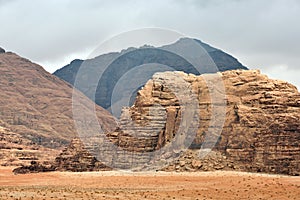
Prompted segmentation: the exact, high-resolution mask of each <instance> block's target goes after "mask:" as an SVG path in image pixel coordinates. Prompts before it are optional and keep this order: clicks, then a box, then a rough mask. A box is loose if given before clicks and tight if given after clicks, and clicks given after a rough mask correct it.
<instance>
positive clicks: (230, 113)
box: [110, 70, 300, 175]
mask: <svg viewBox="0 0 300 200" xmlns="http://www.w3.org/2000/svg"><path fill="white" fill-rule="evenodd" d="M174 74H176V75H178V76H180V77H182V78H183V79H184V80H186V81H187V82H188V83H190V84H191V87H190V88H192V90H193V91H194V94H196V95H197V97H198V98H197V100H198V105H199V107H198V113H200V114H199V127H198V130H197V134H196V136H195V138H194V140H193V143H192V145H191V146H190V148H193V149H197V148H199V147H200V146H201V145H203V141H204V139H205V137H207V135H209V134H210V133H211V132H214V129H216V128H217V127H210V124H209V123H210V120H211V117H212V116H211V114H212V113H211V112H212V111H211V108H212V105H211V99H210V96H209V92H208V91H209V89H208V88H209V87H212V88H213V85H214V84H215V83H214V82H213V81H212V82H211V84H210V85H209V86H207V85H206V83H205V82H204V78H203V76H207V75H201V76H194V75H191V74H190V75H188V74H184V73H182V72H165V73H157V74H155V75H154V77H153V79H152V80H150V81H148V82H147V84H146V85H145V87H144V88H143V89H142V90H141V91H139V93H138V97H137V99H136V102H135V104H134V105H133V106H132V107H130V108H125V109H124V111H123V115H122V116H123V117H122V118H121V128H120V130H119V131H118V132H115V133H112V134H111V136H110V137H111V138H112V139H111V141H114V142H115V144H117V145H118V146H120V147H121V148H122V150H126V151H128V152H147V151H154V150H157V149H160V148H162V147H163V146H166V145H167V144H168V143H172V142H174V138H175V134H181V133H180V131H178V128H179V125H180V120H181V117H180V116H181V114H182V110H183V108H182V107H181V105H180V102H179V101H178V98H177V97H176V96H175V95H174V93H172V91H171V90H170V86H168V87H166V83H167V82H169V85H173V86H175V88H181V87H182V84H176V80H175V79H174ZM221 75H222V79H223V82H224V86H225V91H226V94H224V95H225V97H226V104H227V105H226V116H225V122H224V126H223V129H222V133H221V135H220V137H219V138H218V140H217V144H216V146H215V147H214V149H213V150H214V151H216V152H220V153H221V154H222V155H223V156H225V157H226V160H227V161H226V162H228V163H234V166H235V168H236V169H239V170H244V171H252V172H272V173H283V174H290V175H299V174H300V162H299V160H300V145H299V141H300V126H299V119H300V94H299V92H298V90H297V88H296V87H295V86H293V85H291V84H289V83H287V82H285V81H279V80H272V79H269V78H268V77H267V76H265V75H262V74H260V72H259V71H258V70H250V71H246V70H233V71H226V72H222V74H221ZM170 83H171V84H170ZM213 89H216V88H213ZM180 90H181V89H180ZM184 96H186V97H187V98H189V97H188V96H189V95H184ZM154 105H160V106H155V107H154V111H151V112H155V114H151V112H149V109H151V107H153V106H154ZM216 106H218V105H216ZM132 124H138V125H139V126H132ZM209 128H212V129H210V132H208V129H209ZM177 131H178V133H177ZM133 134H135V135H133ZM113 155H114V156H115V157H113V158H112V162H113V163H115V165H116V166H122V167H125V168H126V167H128V168H130V167H132V166H130V165H131V164H132V163H130V162H129V161H128V160H131V159H132V158H130V159H129V158H127V159H126V158H122V156H121V155H120V154H118V153H115V154H113ZM147 159H149V160H151V157H148V158H143V159H141V158H140V157H139V158H138V160H140V161H141V162H144V163H145V164H146V163H147ZM162 159H165V158H162ZM124 160H126V162H124ZM123 162H124V163H126V164H127V166H124V163H123ZM230 165H231V164H230Z"/></svg>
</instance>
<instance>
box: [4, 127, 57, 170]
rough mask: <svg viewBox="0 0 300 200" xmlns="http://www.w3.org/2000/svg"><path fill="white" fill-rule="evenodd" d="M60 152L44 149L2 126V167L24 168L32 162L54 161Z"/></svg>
mask: <svg viewBox="0 0 300 200" xmlns="http://www.w3.org/2000/svg"><path fill="white" fill-rule="evenodd" d="M58 154H59V150H55V149H49V148H44V147H42V146H39V145H37V144H35V143H33V142H32V141H30V140H28V139H26V138H25V137H23V136H22V135H20V134H18V133H14V132H11V131H10V130H8V129H7V128H4V127H2V126H0V165H1V166H22V165H28V164H30V163H31V162H32V161H37V160H39V159H40V160H43V161H53V160H54V159H55V157H56V156H57V155H58Z"/></svg>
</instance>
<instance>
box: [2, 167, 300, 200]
mask: <svg viewBox="0 0 300 200" xmlns="http://www.w3.org/2000/svg"><path fill="white" fill-rule="evenodd" d="M0 199H22V200H23V199H24V200H27V199H45V200H49V199H161V200H163V199H228V200H229V199H230V200H231V199H280V200H284V199H300V177H291V176H282V175H267V174H253V173H244V172H230V171H226V172H225V171H216V172H193V173H176V172H171V173H167V172H139V173H132V172H125V171H124V172H120V171H117V172H111V171H109V172H84V173H74V172H49V173H36V174H24V175H14V174H13V173H12V168H10V167H2V168H1V169H0Z"/></svg>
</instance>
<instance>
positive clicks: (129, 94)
mask: <svg viewBox="0 0 300 200" xmlns="http://www.w3.org/2000/svg"><path fill="white" fill-rule="evenodd" d="M195 44H196V46H195ZM199 48H200V49H199ZM189 56H193V57H194V58H195V57H199V58H200V59H201V61H200V62H199V63H198V64H197V66H195V64H194V65H193V64H192V63H191V62H190V61H189V59H187V58H186V57H189ZM198 65H199V66H198ZM138 66H139V67H138ZM79 69H80V71H79V72H78V70H79ZM233 69H247V68H246V67H245V66H243V65H242V64H241V63H240V62H239V61H238V60H237V59H236V58H234V57H232V56H231V55H229V54H227V53H225V52H223V51H221V50H219V49H216V48H214V47H211V46H210V45H208V44H205V43H203V42H201V41H200V40H196V39H189V38H182V39H180V40H178V41H177V42H175V43H174V44H171V45H166V46H162V47H158V48H155V47H150V46H146V45H145V46H143V47H140V48H132V47H131V48H129V49H127V50H123V51H121V52H119V53H115V52H114V53H108V54H104V55H100V56H98V57H95V58H93V59H88V60H85V61H83V60H78V59H77V60H74V61H72V62H71V63H70V64H69V65H67V66H65V67H63V68H61V69H59V70H57V71H56V72H54V75H56V76H57V77H59V78H61V79H63V80H65V81H67V82H69V83H70V84H72V85H74V86H75V87H76V88H78V89H79V90H81V91H82V92H83V93H84V94H85V95H87V96H88V97H89V98H90V99H92V100H94V101H95V102H96V103H97V104H98V105H100V106H102V107H104V108H106V109H108V110H110V111H114V108H112V105H113V106H115V107H116V110H117V111H116V112H117V115H119V114H120V110H121V108H122V106H124V105H128V102H129V104H131V103H132V101H133V99H134V98H135V94H136V91H137V90H138V89H140V88H141V87H142V86H143V85H144V84H145V83H146V81H147V80H148V79H150V78H151V77H152V75H153V74H154V73H155V72H162V71H184V72H186V73H192V74H196V75H199V74H203V73H213V72H217V71H226V70H233ZM75 79H76V82H75Z"/></svg>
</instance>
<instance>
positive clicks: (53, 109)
mask: <svg viewBox="0 0 300 200" xmlns="http://www.w3.org/2000/svg"><path fill="white" fill-rule="evenodd" d="M72 93H73V88H72V86H71V85H70V84H68V83H66V82H65V81H63V80H61V79H59V78H57V77H56V76H53V75H52V74H50V73H48V72H46V71H45V70H44V69H43V68H42V67H41V66H39V65H37V64H34V63H32V62H30V61H29V60H27V59H25V58H22V57H20V56H18V55H16V54H14V53H4V52H3V53H1V54H0V127H2V129H3V130H6V131H2V132H0V138H2V139H1V141H2V143H1V145H0V151H1V149H11V147H10V146H11V144H5V141H13V142H12V143H14V145H15V146H14V148H15V147H16V148H19V149H26V148H27V147H26V145H27V144H30V145H31V146H34V149H39V148H40V147H46V148H49V149H57V148H60V147H64V146H65V145H66V144H68V143H69V141H71V139H72V138H74V137H76V136H77V131H76V127H75V124H74V120H73V114H72ZM75 93H76V94H77V95H79V96H80V98H82V102H83V103H87V104H88V103H89V104H94V103H93V102H92V101H90V100H89V99H88V98H86V97H85V96H84V95H83V94H82V93H81V92H79V91H75ZM96 110H97V111H98V113H97V114H98V116H99V121H100V122H101V125H103V129H106V130H111V129H113V126H114V119H113V118H112V116H111V115H110V114H109V112H107V111H106V110H105V109H103V108H101V107H100V106H96ZM83 112H87V111H83ZM7 133H10V134H7ZM11 138H13V139H11ZM24 141H26V142H24ZM27 146H28V145H27ZM8 147H9V148H8ZM32 148H33V147H30V148H29V147H28V148H27V149H32ZM43 152H44V150H43ZM40 154H42V153H41V152H40ZM33 157H34V156H33ZM0 160H1V156H0ZM0 163H1V162H0Z"/></svg>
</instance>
